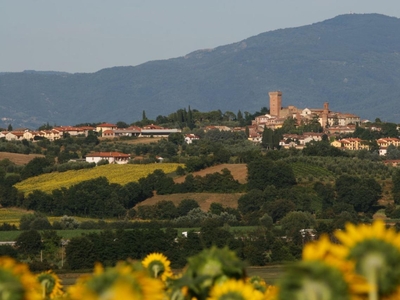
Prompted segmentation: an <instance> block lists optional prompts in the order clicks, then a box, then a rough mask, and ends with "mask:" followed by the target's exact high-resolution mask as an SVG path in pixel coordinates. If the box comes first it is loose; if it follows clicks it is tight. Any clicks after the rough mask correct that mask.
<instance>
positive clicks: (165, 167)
mask: <svg viewBox="0 0 400 300" xmlns="http://www.w3.org/2000/svg"><path fill="white" fill-rule="evenodd" d="M178 166H182V167H183V166H184V165H183V164H177V163H163V164H146V165H139V164H138V165H136V164H126V165H117V164H109V165H103V166H98V167H95V168H92V169H82V170H70V171H67V172H62V173H57V172H55V173H48V174H42V175H40V176H36V177H31V178H28V179H27V180H24V181H22V182H19V183H17V184H16V185H15V187H16V188H17V189H18V190H19V191H21V192H24V193H25V194H29V193H30V192H32V191H33V190H41V191H43V192H46V193H51V191H53V190H55V189H59V188H61V187H70V186H71V185H74V184H77V183H79V182H81V181H85V180H90V179H94V178H97V177H100V176H104V177H107V179H108V180H109V181H110V182H111V183H118V184H121V185H125V184H127V183H129V182H132V181H138V180H139V179H140V178H142V177H146V176H147V175H149V174H151V173H153V172H154V171H155V170H157V169H160V170H162V171H164V173H166V174H168V173H172V172H174V171H176V169H177V168H178Z"/></svg>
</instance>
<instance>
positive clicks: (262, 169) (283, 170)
mask: <svg viewBox="0 0 400 300" xmlns="http://www.w3.org/2000/svg"><path fill="white" fill-rule="evenodd" d="M247 170H248V172H247V174H248V175H247V178H248V180H247V187H248V189H249V190H251V189H259V190H264V189H265V188H266V187H267V186H269V185H274V186H275V187H276V188H285V187H291V186H293V185H295V184H296V178H295V176H294V173H293V169H292V168H291V166H290V165H289V164H288V163H286V162H282V161H279V162H274V161H272V160H269V159H266V158H262V157H261V158H259V159H257V160H254V161H252V162H250V163H248V164H247Z"/></svg>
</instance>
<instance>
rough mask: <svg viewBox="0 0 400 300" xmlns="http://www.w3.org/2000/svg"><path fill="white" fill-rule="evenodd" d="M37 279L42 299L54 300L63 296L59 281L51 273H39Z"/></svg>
mask: <svg viewBox="0 0 400 300" xmlns="http://www.w3.org/2000/svg"><path fill="white" fill-rule="evenodd" d="M37 279H38V281H39V283H40V284H41V286H42V296H43V298H49V299H54V298H56V297H58V296H61V295H62V294H63V291H62V285H61V280H60V278H58V276H57V275H56V274H54V273H53V272H52V271H47V272H43V273H40V274H39V275H38V276H37Z"/></svg>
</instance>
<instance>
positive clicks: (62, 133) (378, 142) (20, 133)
mask: <svg viewBox="0 0 400 300" xmlns="http://www.w3.org/2000/svg"><path fill="white" fill-rule="evenodd" d="M282 104H283V101H282V92H280V91H273V92H270V93H269V111H267V113H259V114H257V115H256V116H255V117H254V118H251V119H250V120H247V122H248V124H246V125H244V124H243V123H244V122H242V120H243V117H242V116H241V112H240V111H239V113H238V115H237V116H236V115H235V114H234V113H232V112H226V113H225V114H223V116H224V117H225V115H228V118H227V119H225V120H229V121H231V122H226V121H223V119H222V117H221V118H220V119H218V118H216V119H214V120H212V121H211V122H210V121H209V120H205V121H207V122H203V123H202V122H201V119H203V118H204V116H202V117H201V118H199V119H200V120H192V122H197V124H196V126H192V127H193V128H194V127H198V128H199V129H201V130H203V131H204V132H207V131H210V130H218V131H224V132H243V133H245V134H246V136H247V138H248V140H249V141H251V142H253V143H254V144H262V143H263V137H264V145H265V140H266V138H265V134H266V132H265V131H273V132H275V133H276V135H277V136H278V138H279V141H276V138H277V137H274V138H275V141H274V142H273V143H272V142H271V145H267V146H266V147H267V148H271V149H278V148H284V149H290V148H294V149H300V150H301V149H303V148H304V147H305V145H306V144H307V143H309V142H311V141H321V140H322V138H323V136H324V135H326V136H327V137H328V139H329V141H330V143H331V145H332V146H334V147H336V148H339V149H342V150H352V151H353V150H376V151H378V153H379V155H381V156H384V155H386V153H387V149H388V148H389V147H390V146H393V147H399V146H400V139H399V135H398V134H397V135H396V133H394V132H393V130H392V132H391V134H390V135H387V136H385V134H384V133H383V132H381V131H382V126H380V125H382V124H376V123H372V122H370V121H368V120H361V119H360V117H359V116H357V115H355V114H352V113H342V112H335V111H332V110H330V108H329V103H327V102H325V103H323V106H322V107H321V108H308V107H306V108H298V107H295V106H293V105H288V106H283V105H282ZM178 112H180V113H181V114H183V113H186V114H187V112H186V110H180V111H178ZM182 112H183V113H182ZM212 113H214V112H211V113H209V114H212ZM215 113H216V114H217V115H218V112H215ZM228 113H229V114H228ZM189 114H192V112H191V111H190V108H189ZM205 114H207V113H205ZM219 114H220V115H222V113H221V112H219ZM249 115H250V114H249V113H247V118H248V116H249ZM250 117H251V115H250ZM164 118H165V119H168V118H166V117H164ZM180 118H181V119H185V118H184V117H183V116H180ZM192 118H193V117H192ZM239 119H241V120H239ZM248 119H249V118H248ZM147 121H148V120H147ZM234 121H240V123H242V124H237V122H236V123H235V122H234ZM249 121H250V122H249ZM149 122H154V123H157V120H156V121H148V122H145V123H144V124H143V125H142V126H138V125H135V124H133V125H131V126H128V125H127V124H126V123H124V122H122V123H123V124H124V125H125V126H123V127H118V124H112V123H106V122H105V123H98V124H95V125H93V126H54V127H52V126H47V128H42V129H41V130H31V129H27V128H19V129H18V128H17V129H12V128H9V130H2V131H0V139H1V138H4V139H5V140H7V141H23V140H26V141H32V142H35V141H39V140H42V139H47V140H49V141H55V140H58V139H62V138H63V137H67V136H72V137H74V136H88V135H89V133H94V134H95V135H96V136H97V137H99V138H103V139H116V138H117V139H118V138H139V139H140V138H144V137H154V138H168V136H169V135H170V134H177V133H181V134H182V135H183V136H184V140H185V142H186V143H187V144H190V143H192V142H193V141H196V140H199V139H200V136H199V135H197V134H195V132H193V130H190V129H189V128H187V127H184V126H176V125H175V128H168V127H164V126H162V125H163V124H162V122H159V123H161V124H160V125H158V124H153V123H150V124H149ZM120 123H121V122H120ZM139 123H140V122H139ZM210 123H213V124H212V125H210ZM224 123H230V124H228V125H223V124H224ZM232 124H233V125H236V126H229V125H232ZM390 124H391V125H395V124H393V123H390ZM139 125H140V124H139ZM237 125H242V126H237ZM383 125H384V126H387V124H383ZM392 127H393V126H392ZM360 128H362V130H368V131H369V132H378V133H381V134H380V135H379V134H378V135H375V136H378V137H379V138H375V139H365V138H364V139H363V138H361V137H357V136H354V132H355V131H356V130H358V129H360ZM307 129H308V130H307ZM394 129H395V130H397V131H398V130H399V126H397V125H395V128H394ZM393 133H394V134H393ZM364 136H365V135H364ZM372 136H374V135H372ZM97 160H98V159H97ZM119 162H120V163H126V162H127V159H122V160H119Z"/></svg>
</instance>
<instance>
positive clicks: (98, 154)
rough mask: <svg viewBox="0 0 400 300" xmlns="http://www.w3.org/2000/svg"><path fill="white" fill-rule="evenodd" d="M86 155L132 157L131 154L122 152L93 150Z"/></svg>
mask: <svg viewBox="0 0 400 300" xmlns="http://www.w3.org/2000/svg"><path fill="white" fill-rule="evenodd" d="M86 157H131V155H130V154H125V153H121V152H93V153H89V154H86Z"/></svg>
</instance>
